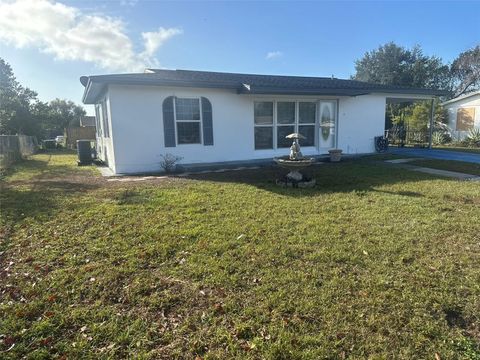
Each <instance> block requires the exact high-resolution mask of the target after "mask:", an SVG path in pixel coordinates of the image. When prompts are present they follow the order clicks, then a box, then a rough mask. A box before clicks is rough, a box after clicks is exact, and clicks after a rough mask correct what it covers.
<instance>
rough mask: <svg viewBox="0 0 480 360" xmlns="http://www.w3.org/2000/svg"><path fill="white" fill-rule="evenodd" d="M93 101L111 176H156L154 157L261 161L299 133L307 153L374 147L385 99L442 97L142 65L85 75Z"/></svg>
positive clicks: (87, 96) (88, 100)
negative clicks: (137, 69) (129, 70)
mask: <svg viewBox="0 0 480 360" xmlns="http://www.w3.org/2000/svg"><path fill="white" fill-rule="evenodd" d="M80 81H81V83H82V84H83V86H84V87H85V91H84V95H83V102H84V103H85V104H94V105H95V111H96V117H97V153H98V156H99V158H100V159H102V160H103V161H104V162H105V163H107V164H108V166H109V168H110V169H111V170H112V172H113V173H115V174H127V173H145V172H158V171H160V170H161V167H160V160H161V158H160V155H162V154H167V153H170V154H173V155H177V156H181V157H182V158H183V160H182V162H181V163H182V165H184V166H185V167H187V168H188V167H189V166H195V165H197V166H198V165H201V164H209V165H212V164H214V165H220V166H222V165H223V166H224V165H226V164H228V163H235V162H246V161H248V162H256V161H257V162H259V161H265V160H270V161H271V159H272V158H273V157H276V156H282V155H286V154H288V151H289V149H288V148H289V146H290V145H291V144H290V142H289V141H287V140H286V139H285V136H286V135H288V134H290V133H293V132H299V133H301V134H303V135H304V136H305V137H306V139H305V140H302V141H301V145H302V151H303V154H304V155H309V156H315V155H321V154H325V153H327V151H328V149H331V148H341V149H343V151H344V153H347V154H359V153H371V152H374V151H375V147H374V137H375V136H379V135H383V133H384V124H385V104H386V101H387V100H389V101H395V100H402V99H407V98H408V99H431V98H433V97H435V96H437V95H444V93H443V92H441V91H436V90H429V89H412V88H402V87H396V86H387V85H378V84H369V83H364V82H360V81H354V80H341V79H336V78H319V77H298V76H272V75H251V74H232V73H217V72H203V71H187V70H155V69H147V70H146V71H145V73H138V74H114V75H99V76H88V77H87V76H83V77H82V78H81V79H80Z"/></svg>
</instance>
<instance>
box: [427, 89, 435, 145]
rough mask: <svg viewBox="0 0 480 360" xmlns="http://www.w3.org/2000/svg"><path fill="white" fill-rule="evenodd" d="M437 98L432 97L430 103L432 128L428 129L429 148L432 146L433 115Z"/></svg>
mask: <svg viewBox="0 0 480 360" xmlns="http://www.w3.org/2000/svg"><path fill="white" fill-rule="evenodd" d="M434 102H435V98H432V101H431V103H430V129H429V131H428V148H429V149H431V148H432V135H433V123H434V122H433V117H434V115H435V107H434Z"/></svg>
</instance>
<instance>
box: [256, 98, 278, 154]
mask: <svg viewBox="0 0 480 360" xmlns="http://www.w3.org/2000/svg"><path fill="white" fill-rule="evenodd" d="M254 121H255V149H257V150H260V149H272V148H273V102H272V101H256V102H255V104H254Z"/></svg>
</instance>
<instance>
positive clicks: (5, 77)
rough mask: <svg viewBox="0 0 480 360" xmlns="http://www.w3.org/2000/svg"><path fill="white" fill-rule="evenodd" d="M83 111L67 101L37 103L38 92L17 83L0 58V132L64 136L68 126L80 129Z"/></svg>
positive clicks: (11, 71) (41, 136)
mask: <svg viewBox="0 0 480 360" xmlns="http://www.w3.org/2000/svg"><path fill="white" fill-rule="evenodd" d="M85 114H86V112H85V109H84V108H83V107H82V106H79V105H76V104H75V103H74V102H73V101H70V100H61V99H55V100H52V101H50V102H49V103H46V102H42V101H40V100H38V98H37V93H36V92H34V91H32V90H30V89H29V88H25V87H23V86H22V85H20V84H19V83H18V81H17V80H16V78H15V76H14V74H13V70H12V68H11V66H10V65H9V64H8V63H7V62H6V61H5V60H3V59H2V58H0V133H1V134H13V135H14V134H25V135H34V136H37V137H38V138H45V137H51V136H55V135H58V134H63V131H64V129H65V128H66V127H68V126H79V125H80V119H81V118H82V116H85Z"/></svg>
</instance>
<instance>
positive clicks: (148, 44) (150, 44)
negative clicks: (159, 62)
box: [142, 27, 182, 56]
mask: <svg viewBox="0 0 480 360" xmlns="http://www.w3.org/2000/svg"><path fill="white" fill-rule="evenodd" d="M181 33H182V30H180V29H177V28H170V29H165V28H163V27H160V28H159V29H158V31H151V32H143V33H142V38H143V41H144V44H145V51H144V54H145V55H147V56H152V55H153V54H154V53H155V51H157V49H158V48H159V47H160V46H162V45H163V43H164V42H165V41H167V40H168V39H170V38H171V37H173V36H175V35H178V34H181Z"/></svg>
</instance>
